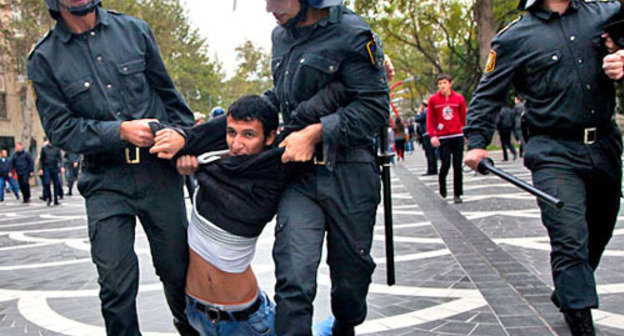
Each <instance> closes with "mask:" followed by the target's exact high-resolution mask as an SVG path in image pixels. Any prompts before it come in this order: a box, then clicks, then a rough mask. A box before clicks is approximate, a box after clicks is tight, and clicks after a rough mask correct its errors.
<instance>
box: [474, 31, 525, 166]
mask: <svg viewBox="0 0 624 336" xmlns="http://www.w3.org/2000/svg"><path fill="white" fill-rule="evenodd" d="M508 44H510V43H509V42H508V41H505V40H504V39H503V38H501V36H497V37H495V38H494V39H493V40H492V52H491V53H490V58H489V60H488V65H487V66H486V69H485V72H484V74H483V76H482V77H481V82H480V83H479V86H478V87H477V89H476V90H475V92H474V93H473V96H472V101H471V102H470V106H469V107H468V112H467V116H466V127H464V135H465V136H466V138H467V139H468V152H467V153H466V156H465V159H464V162H465V163H466V164H467V165H468V166H469V167H470V168H472V169H475V170H476V168H477V165H478V164H479V162H481V160H482V159H483V158H485V157H487V156H488V154H487V151H486V150H485V148H486V146H487V145H488V144H489V143H490V142H491V141H492V135H493V133H494V128H495V125H496V122H495V121H496V116H497V114H498V113H499V111H500V109H501V107H502V106H504V104H505V99H506V97H507V92H508V89H509V85H510V84H511V82H512V80H513V77H514V76H515V74H516V71H517V65H516V63H517V62H516V60H515V59H514V58H515V55H514V52H516V51H517V49H515V48H513V47H512V46H511V45H508Z"/></svg>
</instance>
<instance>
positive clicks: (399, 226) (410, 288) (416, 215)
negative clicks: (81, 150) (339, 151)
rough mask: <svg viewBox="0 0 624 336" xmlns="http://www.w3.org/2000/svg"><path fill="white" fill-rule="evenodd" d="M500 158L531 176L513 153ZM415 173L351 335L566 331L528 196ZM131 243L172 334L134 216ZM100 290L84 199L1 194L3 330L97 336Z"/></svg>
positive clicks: (163, 326)
mask: <svg viewBox="0 0 624 336" xmlns="http://www.w3.org/2000/svg"><path fill="white" fill-rule="evenodd" d="M497 157H498V158H500V155H498V156H497V153H495V154H494V158H497ZM498 166H499V167H501V168H503V169H505V170H507V171H508V172H511V173H514V174H516V176H518V177H521V178H523V179H525V180H529V181H530V174H529V172H528V171H527V170H526V169H525V168H524V167H523V166H522V163H521V161H511V162H508V163H506V164H498ZM423 171H424V162H423V159H422V153H421V152H419V151H417V152H415V153H414V154H413V155H408V156H407V161H406V162H401V163H398V164H397V165H396V166H395V167H394V169H393V179H392V192H393V197H394V206H393V215H394V221H395V225H394V232H395V254H396V268H397V270H396V271H397V272H396V277H397V284H396V285H395V286H393V287H388V286H386V285H385V280H386V279H385V259H384V236H383V232H384V229H383V209H381V208H380V209H379V212H378V221H377V226H376V228H375V233H376V234H375V242H374V246H373V256H374V257H375V260H376V262H377V269H376V271H375V274H374V277H373V284H372V285H371V288H370V295H369V297H368V302H369V314H368V318H367V320H366V322H365V323H364V324H363V325H361V326H359V327H358V329H357V333H358V334H361V335H364V334H369V335H569V333H568V332H567V330H566V328H565V325H564V322H563V318H562V317H561V314H559V313H558V312H557V311H556V310H555V308H554V307H553V306H552V304H551V303H550V302H549V300H548V296H549V295H550V291H551V286H552V280H551V278H550V271H549V262H548V260H549V245H548V238H547V236H546V231H545V230H544V228H543V226H542V225H541V222H540V219H539V210H538V208H537V206H536V202H535V199H534V198H533V197H531V196H529V195H527V194H525V193H523V192H522V191H520V190H519V189H516V188H514V187H513V186H509V185H507V184H505V183H504V182H502V181H501V180H499V179H497V178H496V177H483V176H474V174H473V173H469V172H467V173H465V174H464V179H465V194H466V195H465V196H464V203H463V204H460V205H455V204H452V202H449V201H448V200H446V201H445V200H443V199H441V198H440V197H439V196H438V195H437V193H436V190H437V178H436V177H435V176H433V177H429V176H427V177H422V176H421V173H422V172H423ZM451 175H452V174H451ZM450 181H451V176H449V182H450ZM449 187H450V188H452V183H449ZM38 193H40V190H39V189H36V190H35V191H34V194H35V195H36V194H38ZM449 194H452V189H451V190H449ZM622 219H624V216H622V217H620V220H619V221H618V222H619V223H618V226H617V228H616V232H615V236H614V238H613V240H612V241H611V244H610V245H609V247H608V250H607V252H606V253H605V257H604V258H603V261H602V264H601V266H600V267H599V269H598V272H597V274H596V277H597V281H598V286H599V291H600V299H601V309H600V310H596V311H594V317H595V320H596V324H597V326H598V327H599V329H600V333H601V334H602V335H609V336H614V335H623V336H624V224H623V223H622V222H623V221H622ZM273 229H274V225H273V223H271V224H269V225H268V226H267V228H266V229H265V231H264V233H263V234H262V236H261V238H260V240H259V243H258V252H257V254H256V258H255V260H254V263H253V267H254V270H255V272H256V273H257V275H258V277H259V281H260V284H261V286H262V287H263V289H264V290H265V291H267V293H268V294H269V295H273V285H274V283H275V279H274V276H273V262H272V258H271V247H272V243H273V238H272V237H273ZM135 251H136V253H137V254H138V255H139V260H140V268H141V286H140V294H139V298H138V309H139V318H140V323H141V329H142V331H143V334H144V335H146V336H165V335H175V333H174V329H173V326H172V323H171V315H170V313H169V311H168V309H167V308H166V304H165V301H164V296H163V295H162V286H161V285H160V283H159V282H158V280H157V277H156V275H155V274H154V269H153V267H152V264H151V259H150V256H149V247H148V244H147V240H146V239H145V234H144V233H143V230H142V229H141V227H140V225H137V241H136V246H135ZM97 295H98V285H97V279H96V271H95V266H94V265H93V264H92V262H91V259H90V257H89V242H88V239H87V232H86V216H85V209H84V201H83V199H82V198H81V197H79V196H74V197H66V198H65V200H64V201H63V202H62V205H61V206H58V207H47V206H46V205H45V204H44V203H43V202H39V201H34V202H33V203H31V204H28V205H23V204H21V203H18V202H17V201H16V200H14V199H13V197H12V196H11V195H7V196H6V201H5V202H2V203H0V336H11V335H50V336H52V335H53V336H60V335H66V336H91V335H105V331H104V328H103V321H102V318H101V314H100V308H99V301H98V297H97ZM314 313H315V315H314V319H315V321H317V322H318V321H321V320H323V319H324V318H326V317H327V316H328V315H329V314H330V309H329V276H328V269H327V267H326V266H325V265H324V264H322V265H321V268H320V270H319V289H318V294H317V298H316V301H315V310H314Z"/></svg>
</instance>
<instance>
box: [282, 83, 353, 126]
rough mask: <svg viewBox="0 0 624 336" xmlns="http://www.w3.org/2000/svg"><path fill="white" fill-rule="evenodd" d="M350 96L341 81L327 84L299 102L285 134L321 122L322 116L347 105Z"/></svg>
mask: <svg viewBox="0 0 624 336" xmlns="http://www.w3.org/2000/svg"><path fill="white" fill-rule="evenodd" d="M349 98H350V97H349V96H348V95H347V93H346V92H345V87H344V85H343V84H342V83H341V82H339V81H333V82H331V83H329V84H327V85H326V86H325V87H324V88H322V89H321V90H320V91H318V92H317V93H316V94H315V95H314V96H313V97H312V98H310V99H308V100H306V101H304V102H301V103H299V105H298V106H297V107H296V108H295V110H294V111H293V113H292V118H291V120H290V122H289V123H288V124H287V125H286V126H285V128H284V134H289V133H291V132H294V131H299V130H301V129H303V128H304V127H306V126H308V125H312V124H317V123H319V122H321V118H322V117H324V116H326V115H330V114H332V113H334V112H336V110H337V109H338V108H339V107H340V106H343V105H347V104H348V103H349V100H350V99H349Z"/></svg>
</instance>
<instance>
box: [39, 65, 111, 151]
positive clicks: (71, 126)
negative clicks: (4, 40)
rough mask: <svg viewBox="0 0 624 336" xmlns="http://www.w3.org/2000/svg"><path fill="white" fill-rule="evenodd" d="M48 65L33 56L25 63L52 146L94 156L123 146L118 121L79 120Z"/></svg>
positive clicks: (42, 121)
mask: <svg viewBox="0 0 624 336" xmlns="http://www.w3.org/2000/svg"><path fill="white" fill-rule="evenodd" d="M51 74H52V72H51V70H50V67H49V66H48V64H47V63H46V62H45V60H43V59H42V58H40V57H39V55H38V54H36V53H35V54H34V55H33V56H32V57H31V58H30V59H29V60H28V76H29V78H30V80H31V81H32V86H33V88H34V90H35V94H36V97H37V99H36V106H37V111H38V113H39V115H40V117H41V123H42V124H43V128H44V129H45V131H46V134H47V135H48V137H49V138H50V141H52V143H54V144H56V145H57V146H59V147H60V148H63V149H65V150H69V151H72V152H77V153H96V152H103V151H110V150H114V149H120V148H122V147H123V145H122V141H121V137H120V124H121V121H119V120H113V121H100V120H90V119H84V118H81V117H78V116H77V115H76V114H75V113H73V112H72V111H71V110H70V108H69V106H68V104H67V103H66V101H65V99H66V98H65V96H64V94H63V93H62V91H61V89H60V87H59V85H58V83H57V82H56V81H55V79H54V77H53V76H52V75H51Z"/></svg>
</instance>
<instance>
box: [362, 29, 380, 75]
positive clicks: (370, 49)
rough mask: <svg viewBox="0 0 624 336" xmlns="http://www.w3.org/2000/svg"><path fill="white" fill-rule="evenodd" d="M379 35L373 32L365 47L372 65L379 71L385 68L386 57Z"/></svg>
mask: <svg viewBox="0 0 624 336" xmlns="http://www.w3.org/2000/svg"><path fill="white" fill-rule="evenodd" d="M381 45H382V44H381V39H380V38H379V35H377V34H375V33H372V32H371V40H370V41H368V42H367V43H366V45H365V48H366V52H367V54H368V56H369V58H370V62H371V64H372V65H374V66H376V67H377V68H379V69H382V68H383V67H384V55H383V49H382V46H381Z"/></svg>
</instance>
